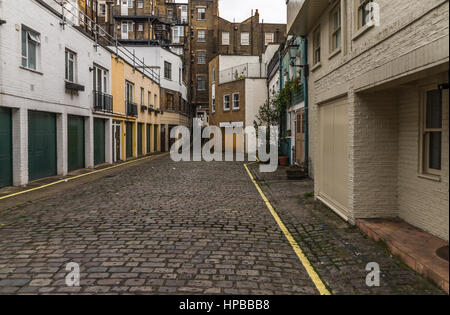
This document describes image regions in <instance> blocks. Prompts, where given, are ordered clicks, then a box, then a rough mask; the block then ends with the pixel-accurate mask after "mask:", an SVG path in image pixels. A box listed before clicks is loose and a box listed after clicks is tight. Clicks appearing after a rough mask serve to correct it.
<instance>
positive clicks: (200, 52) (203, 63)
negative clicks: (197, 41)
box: [197, 50, 206, 65]
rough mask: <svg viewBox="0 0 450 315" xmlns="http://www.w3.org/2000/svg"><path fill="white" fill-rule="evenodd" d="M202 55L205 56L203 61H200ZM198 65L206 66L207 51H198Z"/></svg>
mask: <svg viewBox="0 0 450 315" xmlns="http://www.w3.org/2000/svg"><path fill="white" fill-rule="evenodd" d="M200 55H203V57H202V59H200ZM197 64H198V65H206V51H204V50H199V51H197Z"/></svg>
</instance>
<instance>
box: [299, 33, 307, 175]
mask: <svg viewBox="0 0 450 315" xmlns="http://www.w3.org/2000/svg"><path fill="white" fill-rule="evenodd" d="M301 39H302V41H303V51H302V55H303V56H302V59H303V62H302V64H304V65H307V64H308V39H307V38H306V37H305V36H301ZM303 69H305V68H303ZM306 69H307V71H306V73H305V71H302V75H303V97H304V99H305V161H306V163H307V165H308V173H309V100H308V76H309V69H308V67H306Z"/></svg>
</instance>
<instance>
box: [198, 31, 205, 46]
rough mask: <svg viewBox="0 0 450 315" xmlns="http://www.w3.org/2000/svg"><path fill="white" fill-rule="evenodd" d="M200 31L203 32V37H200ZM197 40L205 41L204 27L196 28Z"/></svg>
mask: <svg viewBox="0 0 450 315" xmlns="http://www.w3.org/2000/svg"><path fill="white" fill-rule="evenodd" d="M200 32H202V33H204V37H200ZM197 42H198V43H206V30H205V29H199V30H197Z"/></svg>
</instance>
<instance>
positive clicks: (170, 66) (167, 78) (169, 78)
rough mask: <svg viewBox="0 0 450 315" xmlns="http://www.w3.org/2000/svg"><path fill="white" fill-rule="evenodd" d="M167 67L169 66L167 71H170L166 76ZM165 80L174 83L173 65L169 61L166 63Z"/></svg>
mask: <svg viewBox="0 0 450 315" xmlns="http://www.w3.org/2000/svg"><path fill="white" fill-rule="evenodd" d="M166 66H168V67H167V69H168V70H169V73H168V75H166V74H167V73H166ZM164 79H166V80H169V81H172V63H170V62H168V61H164Z"/></svg>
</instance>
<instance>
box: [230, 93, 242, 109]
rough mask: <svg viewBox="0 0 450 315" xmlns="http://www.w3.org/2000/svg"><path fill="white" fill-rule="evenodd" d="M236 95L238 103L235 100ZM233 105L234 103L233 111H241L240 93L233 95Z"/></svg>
mask: <svg viewBox="0 0 450 315" xmlns="http://www.w3.org/2000/svg"><path fill="white" fill-rule="evenodd" d="M236 95H237V96H238V99H237V102H236V100H235V98H234V97H235V96H236ZM232 103H233V106H232V109H233V110H239V109H240V106H241V97H240V94H239V92H236V93H233V95H232ZM236 103H237V106H236Z"/></svg>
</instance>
